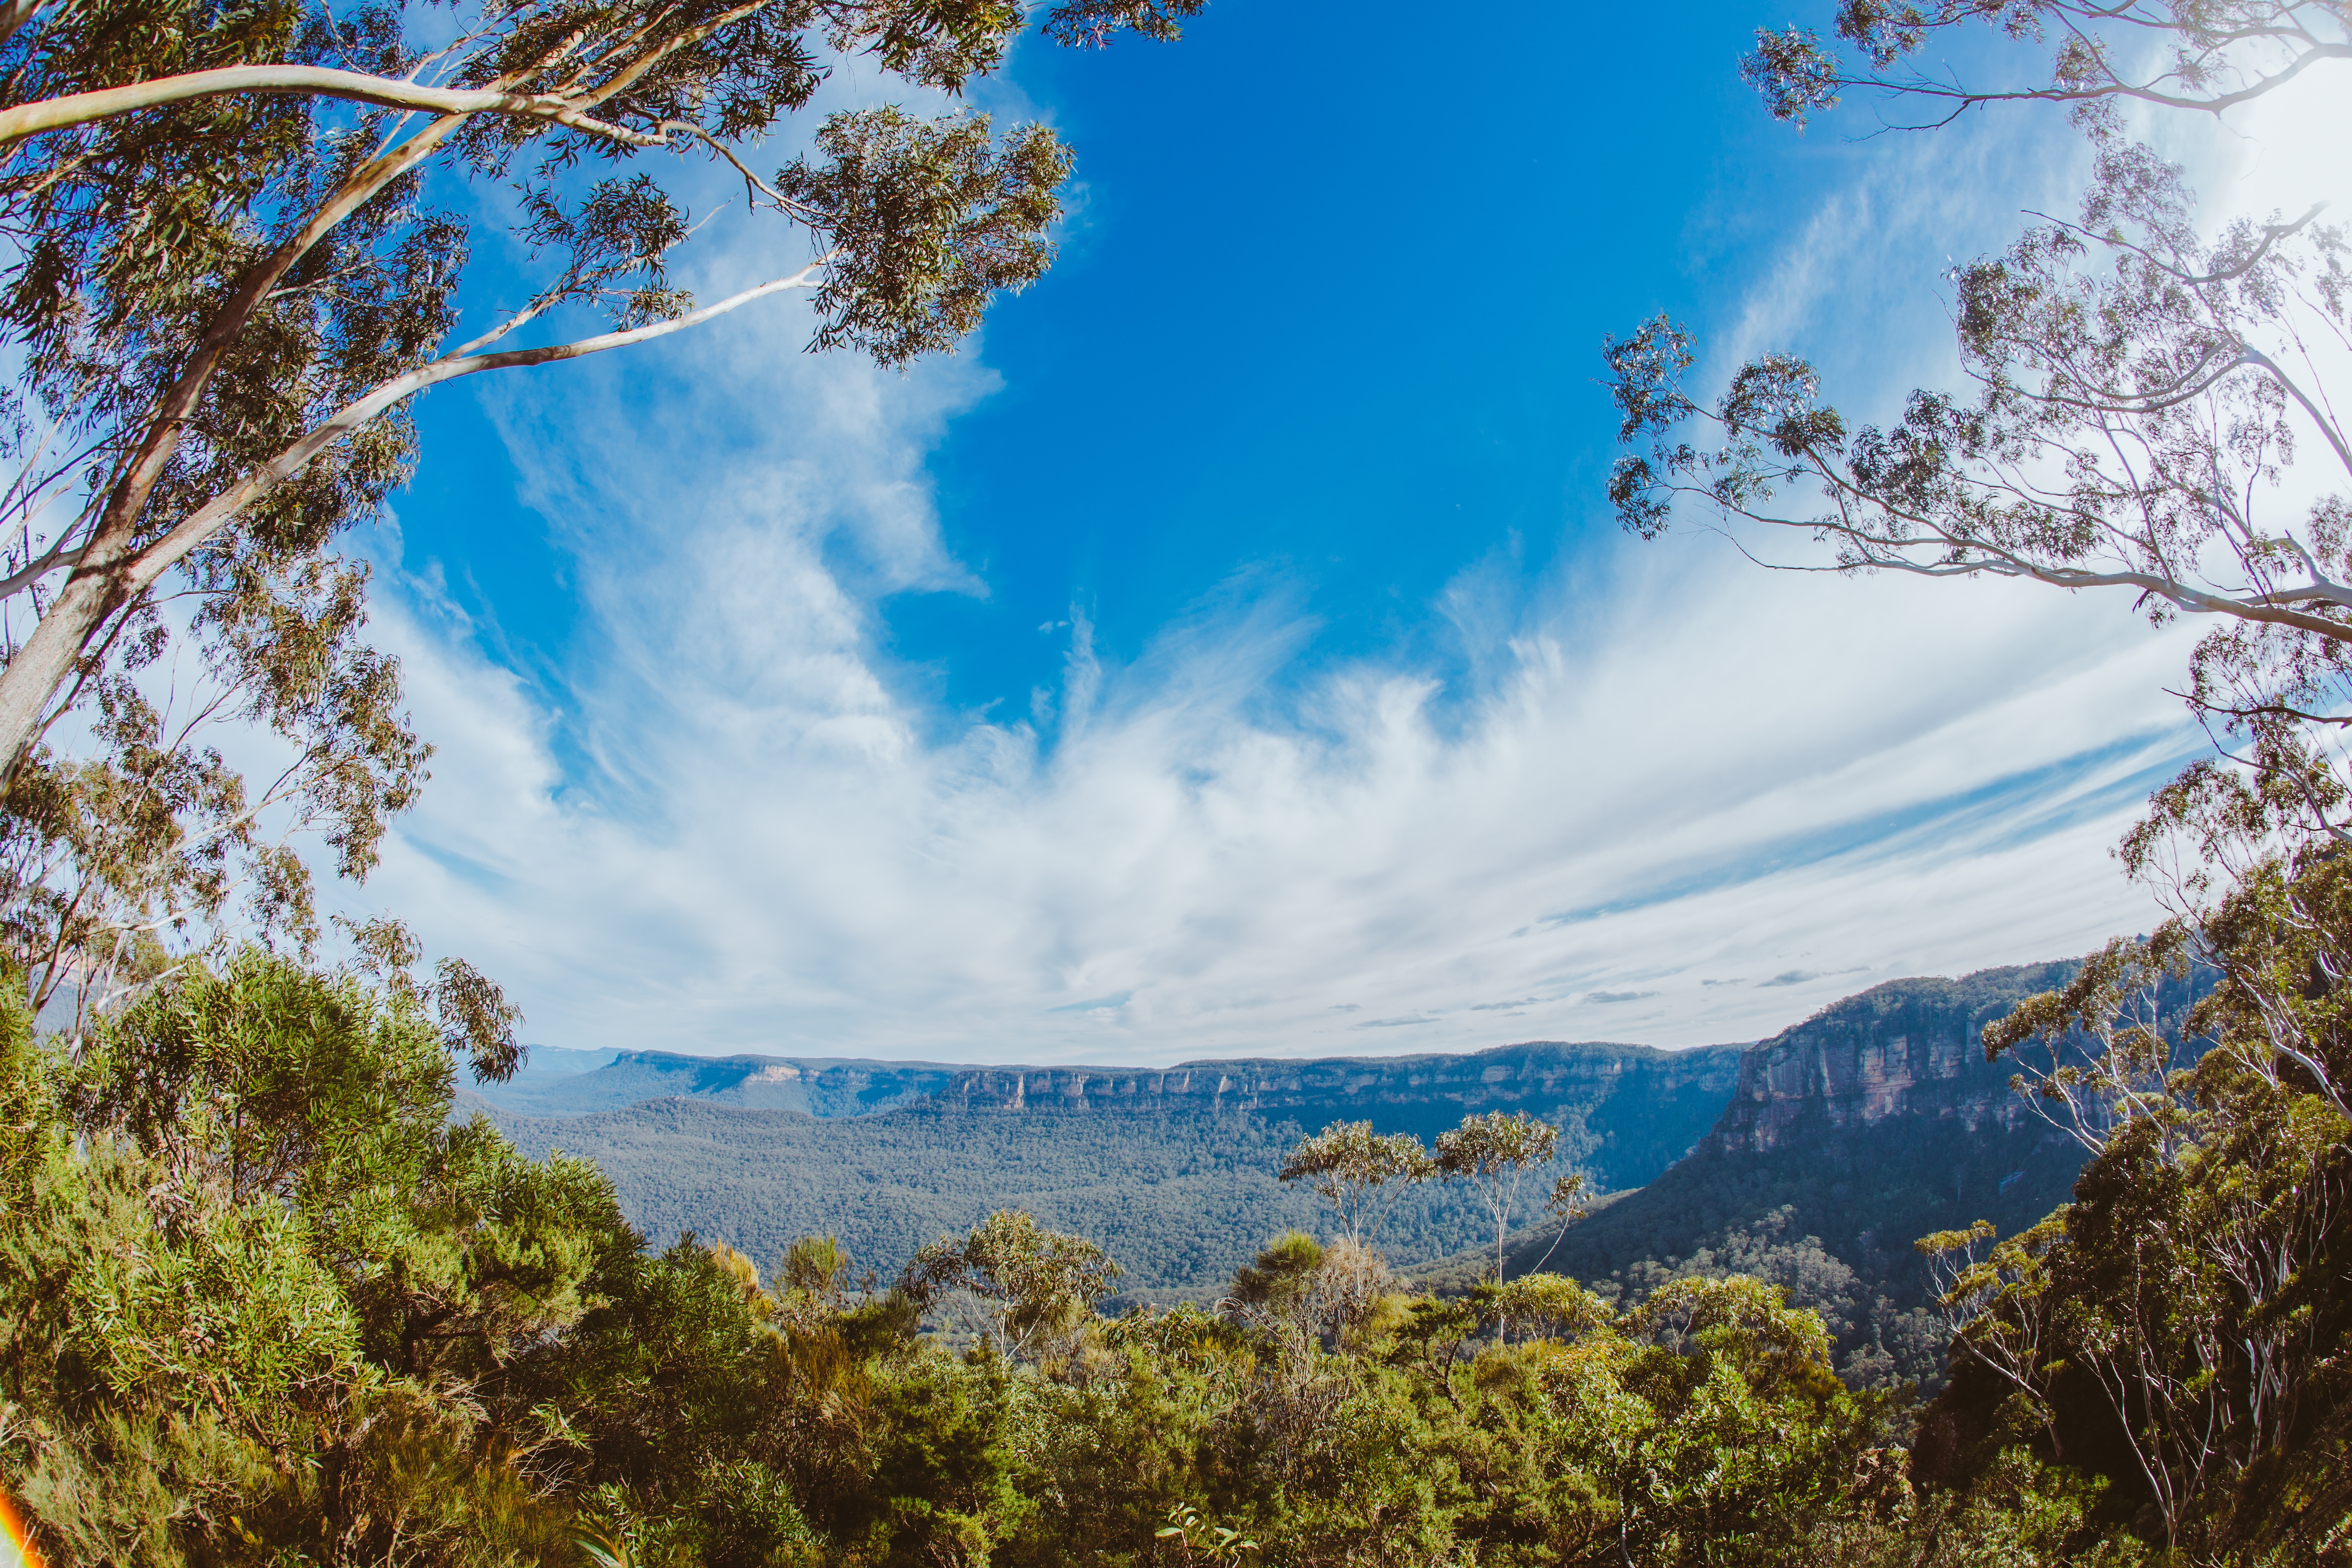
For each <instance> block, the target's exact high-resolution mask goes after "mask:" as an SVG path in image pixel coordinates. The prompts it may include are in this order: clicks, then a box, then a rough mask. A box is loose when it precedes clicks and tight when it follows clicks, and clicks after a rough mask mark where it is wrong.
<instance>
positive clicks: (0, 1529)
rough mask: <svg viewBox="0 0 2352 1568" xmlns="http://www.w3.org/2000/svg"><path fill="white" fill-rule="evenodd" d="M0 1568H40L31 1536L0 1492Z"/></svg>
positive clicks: (22, 1521) (20, 1516) (40, 1564)
mask: <svg viewBox="0 0 2352 1568" xmlns="http://www.w3.org/2000/svg"><path fill="white" fill-rule="evenodd" d="M0 1568H42V1563H41V1554H40V1553H39V1552H36V1551H34V1550H33V1538H32V1534H31V1532H30V1531H27V1530H26V1528H25V1521H24V1517H23V1516H22V1515H21V1514H19V1513H18V1512H17V1511H16V1505H15V1504H14V1503H11V1502H10V1501H9V1500H8V1494H7V1493H6V1492H0Z"/></svg>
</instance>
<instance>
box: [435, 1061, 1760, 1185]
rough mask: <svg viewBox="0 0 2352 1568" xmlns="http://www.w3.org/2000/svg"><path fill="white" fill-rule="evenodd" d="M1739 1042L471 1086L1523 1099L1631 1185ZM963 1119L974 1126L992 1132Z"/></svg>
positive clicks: (1025, 1096) (958, 1106)
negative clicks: (1673, 1047)
mask: <svg viewBox="0 0 2352 1568" xmlns="http://www.w3.org/2000/svg"><path fill="white" fill-rule="evenodd" d="M1739 1060H1740V1047H1738V1046H1709V1047H1699V1048H1697V1049H1695V1050H1685V1051H1662V1050H1656V1049H1654V1048H1652V1047H1648V1046H1619V1045H1591V1044H1566V1043H1562V1042H1559V1041H1549V1040H1545V1041H1534V1042H1530V1043H1528V1044H1524V1045H1517V1046H1504V1047H1498V1048H1496V1049H1494V1050H1488V1051H1480V1052H1476V1053H1475V1054H1470V1055H1464V1056H1417V1057H1358V1058H1322V1059H1319V1060H1310V1061H1284V1060H1276V1059H1271V1058H1245V1059H1240V1060H1233V1061H1207V1062H1190V1063H1186V1064H1183V1065H1181V1066H1179V1067H1173V1068H1102V1067H1051V1068H1043V1067H951V1066H946V1065H943V1064H940V1063H937V1062H878V1061H856V1060H845V1059H840V1058H777V1057H751V1056H744V1057H719V1058H709V1057H688V1056H677V1055H671V1054H669V1053H666V1052H661V1051H624V1052H621V1053H618V1054H617V1055H615V1056H614V1058H613V1059H612V1060H611V1061H609V1062H606V1063H604V1065H603V1066H601V1067H599V1068H595V1069H594V1070H593V1071H587V1072H579V1073H574V1074H572V1075H570V1076H568V1077H562V1078H557V1079H537V1080H534V1081H530V1082H520V1081H519V1082H517V1083H514V1084H508V1085H486V1086H484V1087H483V1089H481V1091H480V1092H481V1097H482V1098H483V1099H484V1100H488V1101H489V1102H490V1103H492V1104H493V1105H495V1106H496V1107H497V1108H498V1109H499V1110H501V1111H504V1112H507V1113H509V1114H519V1115H524V1116H534V1117H548V1116H565V1117H569V1116H586V1115H593V1114H596V1113H599V1112H604V1111H611V1110H620V1109H622V1108H623V1107H625V1106H631V1105H639V1104H644V1103H646V1102H647V1101H651V1100H669V1099H686V1100H703V1101H708V1102H711V1103H714V1104H719V1105H725V1106H733V1107H739V1108H741V1109H745V1110H781V1111H793V1112H797V1113H799V1114H801V1115H803V1116H814V1117H818V1118H822V1119H825V1120H832V1119H836V1118H842V1117H855V1116H866V1115H871V1114H874V1113H876V1112H880V1111H904V1112H908V1113H909V1114H913V1113H920V1112H929V1113H935V1114H940V1115H957V1116H970V1117H972V1118H974V1119H975V1122H976V1123H977V1122H980V1121H983V1120H984V1119H991V1118H996V1117H1002V1116H1008V1115H1010V1116H1036V1115H1046V1114H1058V1115H1076V1116H1106V1115H1107V1116H1120V1115H1169V1116H1201V1115H1207V1116H1223V1115H1247V1116H1254V1117H1261V1118H1265V1119H1267V1120H1270V1121H1288V1122H1296V1123H1297V1124H1298V1125H1299V1126H1300V1127H1303V1128H1306V1129H1308V1130H1313V1129H1316V1128H1319V1127H1322V1126H1324V1125H1326V1124H1327V1123H1328V1122H1331V1121H1370V1122H1371V1123H1372V1124H1373V1125H1374V1126H1375V1127H1376V1128H1378V1129H1379V1130H1380V1131H1382V1132H1400V1131H1402V1132H1412V1133H1415V1134H1417V1135H1419V1136H1420V1137H1423V1138H1424V1139H1427V1138H1433V1137H1434V1136H1435V1135H1436V1134H1437V1133H1438V1132H1440V1131H1444V1129H1446V1128H1448V1127H1452V1126H1454V1124H1455V1123H1457V1122H1459V1121H1461V1120H1462V1118H1463V1117H1464V1116H1465V1115H1466V1114H1469V1113H1471V1112H1474V1111H1486V1110H1525V1111H1527V1112H1528V1113H1529V1114H1530V1115H1533V1116H1537V1117H1539V1118H1541V1119H1543V1120H1545V1121H1550V1122H1553V1123H1554V1124H1555V1125H1558V1126H1559V1127H1560V1128H1561V1129H1562V1130H1563V1134H1564V1137H1565V1140H1566V1142H1565V1144H1564V1147H1565V1148H1567V1149H1568V1150H1570V1152H1571V1157H1573V1158H1576V1159H1579V1160H1580V1161H1581V1163H1583V1164H1584V1165H1585V1166H1586V1168H1587V1169H1588V1170H1589V1171H1590V1172H1591V1174H1592V1176H1593V1178H1594V1180H1595V1181H1596V1182H1598V1183H1600V1184H1601V1185H1603V1186H1605V1187H1612V1188H1615V1187H1626V1186H1636V1185H1639V1184H1641V1183H1643V1182H1646V1181H1649V1180H1651V1179H1652V1178H1653V1177H1654V1176H1656V1175H1657V1173H1659V1172H1661V1171H1663V1170H1664V1169H1665V1168H1666V1166H1667V1165H1669V1164H1671V1163H1674V1162H1675V1160H1677V1159H1679V1158H1681V1157H1682V1156H1683V1155H1684V1154H1685V1153H1686V1152H1688V1151H1689V1150H1690V1149H1691V1147H1692V1146H1693V1145H1694V1144H1695V1143H1696V1142H1697V1141H1698V1140H1699V1138H1700V1136H1701V1135H1702V1134H1704V1133H1705V1132H1706V1130H1707V1128H1708V1127H1709V1126H1711V1125H1712V1124H1713V1123H1714V1122H1715V1120H1716V1118H1717V1113H1718V1112H1720V1111H1721V1110H1722V1109H1723V1105H1724V1102H1725V1100H1727V1098H1728V1097H1729V1095H1730V1093H1731V1090H1732V1085H1733V1083H1734V1082H1735V1081H1736V1079H1738V1071H1739ZM993 1135H994V1134H992V1133H990V1132H988V1131H985V1130H984V1128H982V1127H981V1126H978V1125H976V1126H975V1128H974V1136H993Z"/></svg>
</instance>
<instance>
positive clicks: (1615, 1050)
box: [930, 1040, 1740, 1125]
mask: <svg viewBox="0 0 2352 1568" xmlns="http://www.w3.org/2000/svg"><path fill="white" fill-rule="evenodd" d="M1739 1058H1740V1051H1739V1047H1737V1046H1708V1047H1700V1048H1699V1049H1696V1050H1689V1051H1662V1050H1657V1049H1654V1048H1653V1047H1648V1046H1618V1045H1570V1044H1566V1043H1563V1042H1560V1041H1556V1040H1538V1041H1533V1042H1530V1043H1528V1044H1526V1045H1518V1046H1503V1047H1498V1048H1496V1049H1494V1050H1489V1051H1480V1052H1477V1053H1475V1054H1474V1055H1469V1056H1426V1057H1386V1058H1325V1059H1321V1060H1316V1061H1281V1060H1272V1059H1265V1058H1255V1059H1250V1058H1244V1059H1241V1060H1235V1061H1208V1062H1188V1063H1185V1064H1183V1065H1182V1066H1180V1067H1173V1068H1150V1069H1138V1068H960V1069H957V1070H956V1071H955V1072H954V1075H953V1077H952V1078H951V1079H950V1081H949V1082H948V1083H947V1084H945V1085H944V1086H943V1087H941V1088H939V1089H934V1090H932V1091H930V1092H931V1094H932V1096H933V1098H934V1099H936V1100H940V1102H942V1103H948V1104H954V1105H957V1106H961V1107H965V1108H968V1109H971V1110H1024V1109H1045V1108H1049V1107H1050V1108H1058V1109H1063V1110H1084V1109H1093V1110H1113V1109H1118V1108H1121V1107H1130V1106H1131V1107H1137V1108H1148V1109H1155V1110H1246V1111H1256V1112H1262V1113H1278V1112H1284V1111H1291V1110H1333V1111H1335V1112H1336V1111H1341V1110H1349V1109H1350V1108H1353V1111H1354V1114H1355V1115H1357V1116H1359V1117H1371V1118H1372V1119H1373V1120H1375V1121H1378V1120H1382V1118H1381V1117H1380V1116H1379V1115H1378V1114H1377V1113H1378V1112H1379V1111H1381V1110H1391V1111H1395V1110H1406V1109H1408V1108H1421V1107H1432V1108H1441V1109H1433V1110H1432V1112H1431V1113H1432V1114H1433V1115H1441V1116H1443V1117H1444V1121H1445V1122H1446V1124H1447V1125H1451V1124H1452V1123H1453V1122H1454V1121H1459V1120H1460V1119H1461V1118H1462V1116H1463V1115H1464V1114H1465V1113H1466V1112H1468V1111H1472V1110H1497V1109H1499V1110H1514V1109H1518V1108H1521V1107H1524V1108H1526V1109H1528V1110H1530V1111H1532V1110H1534V1109H1535V1108H1536V1107H1538V1106H1553V1105H1559V1104H1563V1103H1568V1102H1571V1101H1585V1100H1592V1099H1594V1098H1596V1097H1598V1098H1609V1097H1611V1096H1612V1095H1614V1094H1617V1093H1622V1092H1624V1091H1627V1090H1629V1089H1630V1090H1633V1091H1636V1092H1643V1093H1664V1094H1669V1095H1672V1094H1679V1093H1682V1092H1684V1091H1686V1090H1688V1091H1696V1092H1697V1093H1700V1094H1705V1095H1711V1096H1714V1097H1717V1099H1718V1100H1719V1099H1720V1098H1721V1097H1722V1096H1724V1095H1726V1094H1728V1093H1729V1092H1730V1090H1731V1087H1732V1084H1733V1083H1734V1081H1735V1079H1736V1075H1737V1073H1738V1062H1739Z"/></svg>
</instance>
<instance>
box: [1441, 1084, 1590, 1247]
mask: <svg viewBox="0 0 2352 1568" xmlns="http://www.w3.org/2000/svg"><path fill="white" fill-rule="evenodd" d="M1558 1151H1559V1128H1557V1127H1554V1126H1552V1125H1551V1124H1550V1123H1549V1122H1548V1121H1537V1120H1536V1119H1535V1118H1533V1117H1531V1116H1529V1115H1528V1113H1527V1112H1526V1111H1524V1110H1512V1111H1501V1110H1490V1111H1488V1112H1486V1114H1485V1115H1483V1116H1465V1117H1464V1118H1463V1119H1462V1125H1461V1126H1459V1127H1455V1128H1453V1129H1451V1130H1449V1131H1444V1132H1441V1133H1439V1134H1438V1135H1437V1149H1436V1157H1435V1159H1434V1160H1433V1161H1432V1162H1431V1163H1432V1165H1433V1169H1434V1170H1435V1171H1436V1173H1437V1174H1439V1175H1441V1176H1444V1177H1447V1178H1449V1179H1451V1180H1454V1181H1464V1182H1468V1183H1469V1184H1471V1186H1472V1187H1473V1188H1475V1190H1476V1192H1477V1194H1478V1197H1479V1201H1480V1202H1481V1203H1483V1204H1485V1205H1486V1213H1487V1215H1488V1216H1489V1217H1491V1218H1492V1219H1493V1220H1494V1222H1495V1282H1496V1284H1498V1285H1499V1284H1501V1283H1502V1280H1503V1244H1504V1242H1505V1240H1506V1239H1507V1237H1509V1235H1510V1230H1511V1213H1512V1211H1513V1210H1514V1209H1515V1208H1517V1206H1518V1200H1519V1189H1520V1187H1521V1186H1522V1185H1524V1184H1526V1181H1527V1177H1528V1171H1529V1170H1530V1169H1531V1168H1532V1167H1534V1166H1538V1165H1546V1164H1549V1163H1551V1157H1552V1155H1553V1154H1554V1153H1556V1152H1558ZM1577 1190H1580V1189H1577ZM1563 1191H1565V1195H1567V1196H1569V1197H1572V1196H1573V1191H1566V1190H1563Z"/></svg>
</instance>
